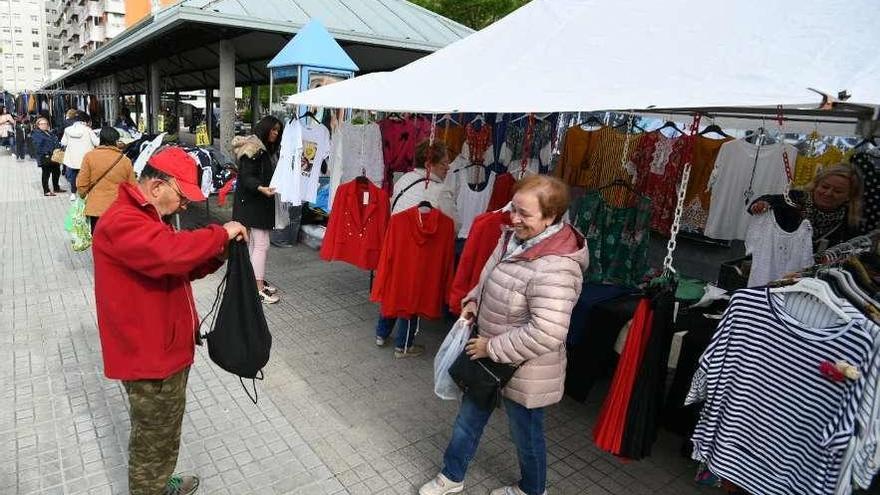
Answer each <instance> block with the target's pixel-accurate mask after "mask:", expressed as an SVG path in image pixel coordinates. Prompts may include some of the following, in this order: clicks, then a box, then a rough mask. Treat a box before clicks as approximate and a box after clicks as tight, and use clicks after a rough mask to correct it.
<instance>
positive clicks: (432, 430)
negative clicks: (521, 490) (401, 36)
mask: <svg viewBox="0 0 880 495" xmlns="http://www.w3.org/2000/svg"><path fill="white" fill-rule="evenodd" d="M38 172H39V171H38V169H37V168H36V167H35V166H34V165H33V162H32V161H27V162H16V161H15V160H14V159H13V158H11V157H9V156H8V155H6V154H5V153H3V152H2V151H0V177H2V179H3V180H2V182H0V248H2V250H0V253H2V254H0V376H2V377H3V378H2V379H0V494H7V493H8V494H12V493H20V494H28V493H45V494H50V493H51V494H62V493H68V494H80V493H89V494H92V493H94V494H103V493H113V494H115V493H126V491H127V481H126V479H127V478H126V477H127V474H126V463H127V453H126V448H127V447H126V446H127V438H128V433H129V423H128V415H127V400H126V396H125V394H124V392H123V389H122V387H121V386H120V384H119V383H118V382H115V381H111V380H107V379H106V378H104V376H103V372H102V364H101V356H100V345H99V341H98V336H97V328H96V323H95V315H94V296H93V279H92V270H91V255H90V254H89V253H74V252H72V251H71V250H70V249H69V248H68V246H67V241H66V237H65V232H64V231H63V228H62V224H63V217H64V214H65V211H66V209H67V207H68V205H69V203H68V201H67V200H66V197H56V198H44V197H43V196H42V195H41V194H40V186H39V174H38ZM223 213H224V212H223V211H222V210H218V209H216V208H214V209H212V214H215V215H217V214H220V215H222V214H223ZM205 218H206V217H205V212H204V210H198V211H191V212H190V213H189V214H188V218H187V219H186V221H188V222H190V223H192V222H199V221H204V220H205ZM268 273H269V278H270V279H271V280H272V281H273V282H274V283H275V284H276V285H278V286H279V287H280V288H281V289H282V294H281V296H282V302H281V303H279V304H277V305H275V306H272V307H269V308H267V310H266V316H267V319H268V320H269V325H270V329H271V330H272V332H273V336H274V345H273V349H272V358H271V360H270V363H269V365H268V366H267V368H266V370H265V371H266V379H265V381H264V382H262V383H259V384H258V389H259V392H260V398H259V404H258V405H256V406H254V405H253V404H252V403H251V402H250V401H249V399H248V398H247V397H246V395H245V393H244V391H243V390H242V388H241V385H240V384H239V382H238V379H237V378H235V377H233V376H231V375H229V374H227V373H225V372H224V371H222V370H220V369H218V368H217V367H216V366H214V365H212V363H211V362H210V360H209V359H208V356H207V353H206V352H205V349H199V350H198V356H197V357H196V364H195V366H194V367H193V370H192V373H191V375H190V382H189V395H188V403H187V413H186V418H185V420H184V425H183V439H182V445H181V452H180V458H179V463H178V468H179V470H184V471H194V472H196V473H198V474H199V475H201V476H202V479H203V485H202V489H201V490H200V493H205V494H212V495H213V494H226V493H229V494H246V493H255V494H274V493H303V494H337V493H338V494H346V493H349V494H368V493H370V494H372V493H376V494H379V493H381V494H395V493H400V494H414V493H416V491H417V487H418V486H419V485H420V484H421V483H423V482H424V481H426V480H427V479H429V478H430V477H431V476H433V475H434V474H435V473H436V472H437V470H438V469H439V465H438V464H439V463H440V461H441V457H442V449H443V448H444V447H445V444H446V442H447V440H448V438H449V435H450V432H451V426H452V422H453V420H454V417H455V412H456V404H454V403H450V402H444V401H441V400H439V399H437V398H436V397H434V396H433V394H432V381H433V375H432V359H431V357H430V355H431V353H430V352H429V355H427V356H423V357H419V358H415V359H406V360H394V359H393V358H392V352H391V350H390V349H388V348H386V349H378V348H376V347H375V346H374V345H373V342H372V340H373V338H372V332H373V325H374V323H375V319H376V315H377V313H376V308H375V306H374V305H373V304H371V303H369V302H368V297H367V295H368V286H369V278H368V275H367V274H366V273H364V272H361V271H359V270H356V269H353V268H351V267H348V266H346V265H344V264H338V263H333V264H328V263H324V262H322V261H320V260H319V259H318V257H317V254H316V253H315V252H314V251H312V250H310V249H308V248H305V247H297V248H293V249H286V250H279V249H275V248H273V249H272V250H271V251H270V254H269V267H268ZM221 274H222V273H221ZM219 278H220V275H218V274H215V275H213V276H211V277H208V278H207V279H205V280H201V281H198V282H196V283H195V285H194V287H195V292H196V297H197V301H198V305H199V308H200V310H201V311H202V313H203V314H204V312H205V311H207V309H208V308H209V306H210V304H211V302H212V301H213V298H214V294H215V289H216V287H217V283H218V281H219ZM444 329H445V327H444V325H443V324H442V323H437V324H433V325H432V324H428V325H424V326H423V331H422V333H421V335H420V337H419V339H420V340H421V341H422V342H423V343H425V344H426V345H427V347H428V350H429V351H435V350H436V349H437V346H438V345H439V342H440V341H441V340H442V336H443V330H444ZM602 392H603V391H602V390H597V391H595V392H594V394H593V396H592V397H591V401H589V403H588V404H587V405H583V404H578V403H575V402H572V401H570V400H567V399H566V400H565V401H563V402H562V403H561V404H559V405H557V406H553V407H551V408H549V411H548V415H547V428H546V430H547V439H548V454H549V459H548V461H549V466H550V467H549V473H548V474H549V482H550V487H549V492H550V493H551V494H585V495H589V494H603V495H607V494H625V495H639V494H668V495H673V494H674V495H687V494H691V493H706V492H711V490H705V489H697V488H696V487H694V485H693V483H692V482H691V478H692V475H693V466H692V465H691V464H690V463H689V462H687V461H686V460H684V459H682V458H681V457H679V455H678V453H677V447H678V444H679V442H680V439H678V438H676V437H673V436H669V435H666V434H663V435H662V436H661V439H660V441H659V442H658V444H657V446H656V447H655V455H654V456H653V457H651V458H650V459H647V460H645V461H641V462H632V463H625V462H622V461H621V460H619V459H616V458H614V457H612V456H610V455H608V454H605V453H604V452H601V451H599V450H597V449H596V448H595V447H594V446H593V444H592V442H591V440H590V438H589V432H590V428H591V427H592V423H593V420H594V418H595V416H596V413H597V410H598V402H599V401H600V400H601V394H602ZM503 416H504V415H503V414H496V415H495V416H494V417H493V419H492V420H491V422H490V424H489V426H488V428H487V429H486V433H485V435H484V438H483V440H482V442H481V445H480V448H479V451H478V453H477V458H476V460H475V462H474V463H473V465H472V468H471V470H470V472H469V473H468V479H467V489H466V492H465V493H468V494H483V493H486V492H487V491H488V490H489V489H491V488H494V487H497V486H499V485H500V484H502V483H504V484H507V483H511V482H514V481H515V480H516V479H517V474H518V468H517V463H516V455H515V453H514V450H513V445H512V443H511V441H510V439H509V434H508V432H507V426H506V424H505V418H504V417H503Z"/></svg>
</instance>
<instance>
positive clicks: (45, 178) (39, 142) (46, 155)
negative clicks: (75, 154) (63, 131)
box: [31, 117, 64, 196]
mask: <svg viewBox="0 0 880 495" xmlns="http://www.w3.org/2000/svg"><path fill="white" fill-rule="evenodd" d="M36 124H37V128H36V129H35V130H34V132H32V133H31V141H32V142H33V143H34V152H35V153H36V155H37V166H38V167H40V170H42V178H41V182H42V184H43V195H44V196H55V194H57V193H63V192H64V189H61V186H60V185H59V184H58V179H59V178H60V177H61V164H60V163H55V162H53V161H52V152H53V151H55V149H57V148H60V147H61V143H60V142H58V138H57V137H55V134H54V133H53V132H52V131H50V130H49V119H47V118H45V117H39V118H37V122H36ZM50 177H51V179H52V189H51V190H50V189H49V178H50Z"/></svg>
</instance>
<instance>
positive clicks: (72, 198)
mask: <svg viewBox="0 0 880 495" xmlns="http://www.w3.org/2000/svg"><path fill="white" fill-rule="evenodd" d="M70 201H76V194H75V193H70Z"/></svg>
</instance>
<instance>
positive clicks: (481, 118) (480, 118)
mask: <svg viewBox="0 0 880 495" xmlns="http://www.w3.org/2000/svg"><path fill="white" fill-rule="evenodd" d="M478 121H479V123H481V124H485V123H486V117H484V116H483V114H482V113H478V114H477V115H476V116H475V117H474V118H473V119H471V121H470V123H471V124H473V123H476V122H478Z"/></svg>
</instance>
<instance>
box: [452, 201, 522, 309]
mask: <svg viewBox="0 0 880 495" xmlns="http://www.w3.org/2000/svg"><path fill="white" fill-rule="evenodd" d="M506 226H510V213H508V212H504V211H491V212H488V213H483V214H482V215H478V216H477V217H476V218H475V219H474V222H473V225H471V229H470V234H469V235H468V236H467V241H465V243H464V249H463V250H462V252H461V258H459V260H458V267H456V269H455V277H454V278H453V280H452V286H451V287H450V289H449V297H448V298H447V302H448V304H449V310H450V311H452V312H453V313H455V314H460V313H461V300H462V299H464V296H466V295H467V293H468V292H470V291H471V289H473V288H474V287H476V286H477V283H479V281H480V274H481V273H482V272H483V267H484V266H485V265H486V261H488V260H489V258H490V257H491V256H492V251H494V250H495V247H496V246H497V245H498V239H500V238H501V233H502V231H503V228H504V227H506Z"/></svg>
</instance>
